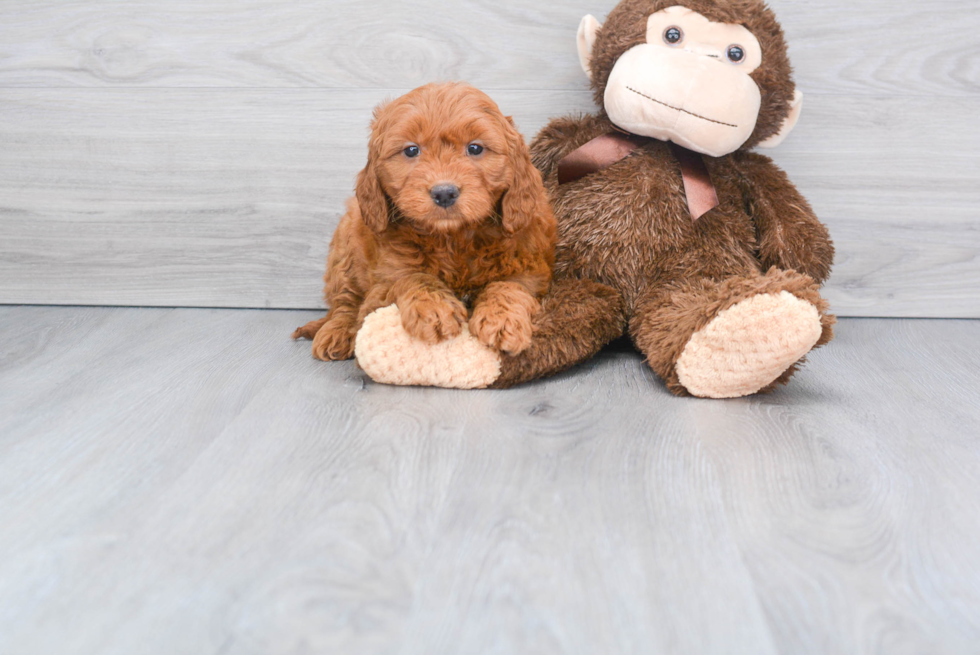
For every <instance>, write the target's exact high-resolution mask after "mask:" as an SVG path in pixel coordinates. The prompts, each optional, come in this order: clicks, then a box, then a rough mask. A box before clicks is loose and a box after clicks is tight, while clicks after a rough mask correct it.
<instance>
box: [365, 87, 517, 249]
mask: <svg viewBox="0 0 980 655" xmlns="http://www.w3.org/2000/svg"><path fill="white" fill-rule="evenodd" d="M373 127H374V129H373V131H372V137H371V145H370V149H371V151H372V153H373V154H374V156H375V163H374V167H375V174H376V175H377V179H378V181H379V183H380V185H381V189H382V190H383V191H384V193H386V194H387V195H388V197H389V198H391V200H392V202H393V203H394V204H395V206H396V207H398V209H399V210H400V211H401V213H402V214H403V215H404V216H405V217H406V218H407V219H408V220H410V221H412V222H413V223H414V224H416V226H418V227H419V228H421V229H424V230H426V231H430V232H448V231H452V230H457V229H460V228H462V227H465V226H467V225H473V224H476V223H480V222H481V221H484V220H486V219H487V217H489V216H490V215H491V214H492V213H493V211H494V209H495V208H496V206H497V204H498V202H499V201H500V199H501V196H502V195H503V194H504V193H505V192H506V191H507V189H508V187H509V186H510V184H511V182H512V180H513V179H514V176H515V170H514V167H513V166H512V165H511V162H512V160H513V158H514V157H515V156H520V155H521V154H523V155H524V158H525V159H526V158H527V155H526V148H524V152H523V153H520V152H518V153H515V152H514V151H515V149H519V148H520V147H523V140H522V139H521V138H520V135H519V134H517V132H516V130H515V129H514V128H513V127H512V125H511V124H510V122H509V121H508V119H507V118H506V117H504V116H503V115H502V114H501V113H500V110H499V109H498V108H497V105H496V104H495V103H494V102H493V101H492V100H491V99H490V98H489V97H487V96H486V95H484V94H483V93H481V92H480V91H477V90H476V89H473V88H472V87H468V86H465V85H455V84H451V85H428V86H425V87H422V88H420V89H416V90H415V91H413V92H411V93H409V94H408V95H405V96H403V97H401V98H399V99H397V100H395V101H393V102H391V103H389V104H387V105H384V106H382V107H381V108H379V109H378V111H377V114H376V120H375V123H374V126H373ZM515 136H516V138H517V139H518V140H520V147H515V145H514V143H513V142H514V140H515Z"/></svg>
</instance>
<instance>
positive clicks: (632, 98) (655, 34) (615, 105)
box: [604, 7, 762, 157]
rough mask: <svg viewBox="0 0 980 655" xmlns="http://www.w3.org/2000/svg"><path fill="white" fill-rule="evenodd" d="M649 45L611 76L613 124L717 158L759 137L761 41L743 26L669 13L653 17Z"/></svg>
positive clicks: (686, 12)
mask: <svg viewBox="0 0 980 655" xmlns="http://www.w3.org/2000/svg"><path fill="white" fill-rule="evenodd" d="M646 40H647V42H646V43H643V44H640V45H637V46H634V47H633V48H631V49H629V50H628V51H626V53H624V54H623V55H622V56H621V57H620V58H619V60H618V61H617V62H616V64H615V66H613V69H612V71H611V72H610V74H609V80H608V82H607V84H606V91H605V97H604V100H605V108H606V113H607V114H608V115H609V118H610V120H611V121H612V122H613V123H615V124H616V125H617V126H619V127H621V128H623V129H624V130H627V131H629V132H632V133H633V134H639V135H641V136H648V137H653V138H655V139H661V140H664V141H673V142H674V143H677V144H679V145H682V146H684V147H686V148H690V149H691V150H694V151H697V152H700V153H703V154H706V155H710V156H713V157H720V156H723V155H727V154H728V153H731V152H734V151H735V150H738V148H739V147H741V145H742V144H743V143H745V142H746V141H747V140H748V138H749V137H750V136H751V135H752V132H753V130H754V129H755V123H756V119H757V118H758V116H759V107H760V105H761V100H762V98H761V95H760V92H759V87H758V86H757V85H756V83H755V82H754V81H753V80H752V78H751V77H750V76H749V73H751V72H752V71H754V70H755V69H756V68H758V67H759V66H760V65H761V63H762V49H761V47H760V46H759V41H758V40H757V39H756V38H755V36H753V35H752V33H751V32H749V31H748V30H747V29H745V28H744V27H742V26H741V25H730V24H727V23H714V22H712V21H709V20H708V19H707V18H705V17H704V16H702V15H701V14H699V13H697V12H695V11H692V10H690V9H687V8H686V7H670V8H668V9H664V10H663V11H658V12H657V13H655V14H653V15H651V16H650V17H649V19H648V20H647V39H646Z"/></svg>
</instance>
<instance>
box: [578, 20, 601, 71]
mask: <svg viewBox="0 0 980 655" xmlns="http://www.w3.org/2000/svg"><path fill="white" fill-rule="evenodd" d="M600 27H602V24H601V23H599V21H598V20H597V19H596V17H595V16H593V15H592V14H588V15H587V16H586V17H585V18H583V19H582V22H581V23H579V25H578V60H579V63H581V64H582V70H584V71H585V74H586V75H588V76H589V79H590V80H591V79H592V68H591V66H590V63H591V62H592V47H593V46H594V45H595V36H596V33H597V32H598V31H599V28H600Z"/></svg>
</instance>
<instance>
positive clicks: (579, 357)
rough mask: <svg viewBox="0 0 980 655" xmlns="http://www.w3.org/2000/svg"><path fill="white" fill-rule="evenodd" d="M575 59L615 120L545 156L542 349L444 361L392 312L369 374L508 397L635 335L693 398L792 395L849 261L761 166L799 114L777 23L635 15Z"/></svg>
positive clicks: (566, 131)
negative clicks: (825, 286)
mask: <svg viewBox="0 0 980 655" xmlns="http://www.w3.org/2000/svg"><path fill="white" fill-rule="evenodd" d="M578 49H579V55H580V60H581V63H582V67H583V69H584V70H585V72H586V74H587V75H588V76H589V78H590V80H591V83H592V89H593V91H594V94H595V100H596V103H597V104H598V105H599V107H600V111H599V112H598V113H596V114H594V115H587V116H583V117H565V118H558V119H555V120H553V121H551V123H550V124H549V125H547V126H546V127H545V128H544V129H543V130H542V131H541V133H540V134H539V135H538V136H537V138H536V139H535V140H534V142H533V143H532V145H531V153H532V158H533V160H534V164H535V166H536V167H537V168H538V169H539V170H540V171H541V173H542V176H543V177H544V180H545V185H546V187H547V188H548V191H549V193H550V196H551V199H552V202H553V204H554V210H555V216H556V218H557V220H558V232H559V236H558V246H557V250H556V265H555V277H554V280H555V281H554V283H553V285H552V288H551V291H550V292H549V293H548V294H547V295H546V296H545V298H544V299H543V301H542V303H541V310H540V312H539V313H538V314H537V316H536V317H535V319H534V336H533V338H532V344H531V347H529V348H528V349H527V350H525V351H523V352H522V353H520V354H518V355H515V356H510V355H505V354H501V353H497V352H495V351H492V350H490V349H483V350H480V351H479V352H478V353H476V354H474V344H473V343H472V342H471V341H472V337H468V336H466V335H463V336H462V337H460V338H459V340H458V342H457V343H453V342H449V343H444V344H439V345H438V346H437V347H435V348H441V350H439V351H438V356H436V354H434V353H435V351H434V350H432V349H427V348H421V349H420V348H419V347H418V344H412V343H411V340H410V339H409V338H408V337H407V335H406V334H405V333H404V330H403V329H402V328H401V326H400V325H398V323H397V321H398V318H397V315H398V313H397V312H388V314H387V318H385V317H384V316H383V315H382V311H383V310H379V312H377V313H376V314H375V315H372V316H369V317H368V318H367V320H366V321H365V323H364V327H363V328H362V330H361V332H360V333H359V334H358V337H357V345H356V349H355V354H356V356H357V358H358V361H359V363H360V364H361V366H362V367H363V368H364V370H365V371H366V372H367V373H368V375H370V376H371V377H372V378H374V379H375V380H378V381H382V382H391V383H411V384H434V385H438V386H468V387H497V388H502V387H508V386H512V385H514V384H518V383H522V382H526V381H529V380H533V379H535V378H538V377H542V376H545V375H549V374H553V373H555V372H558V371H560V370H563V369H565V368H568V367H570V366H572V365H574V364H577V363H579V362H581V361H583V360H585V359H587V358H589V357H591V356H592V355H593V354H595V353H596V352H598V350H599V349H601V348H602V346H603V345H605V344H606V343H607V342H608V341H610V340H612V339H614V338H616V337H619V336H620V335H621V334H622V333H623V332H624V331H628V334H629V336H630V338H631V339H632V341H633V343H634V345H635V346H636V348H637V349H638V350H639V351H640V352H641V353H642V354H643V355H644V356H645V358H646V361H647V363H648V364H649V365H650V367H651V368H652V369H653V370H654V372H656V374H657V375H658V376H659V377H660V378H661V379H662V380H663V381H664V382H665V384H666V386H667V388H668V389H669V390H670V391H672V392H673V393H675V394H678V395H694V396H700V397H707V398H732V397H738V396H745V395H749V394H754V393H759V392H766V391H770V390H772V389H774V388H775V387H776V386H778V385H780V384H784V383H786V382H787V381H788V380H789V378H790V376H791V375H792V374H793V373H794V371H796V369H797V368H798V366H799V365H800V364H801V363H802V362H803V360H804V358H805V356H806V354H807V353H808V352H809V351H810V350H812V349H813V348H815V347H817V346H820V345H823V344H825V343H827V342H828V341H830V339H831V338H832V335H833V332H832V326H833V324H834V322H835V319H834V317H833V316H831V315H830V314H828V313H827V303H826V301H825V300H824V299H823V298H821V296H820V294H819V286H820V284H821V283H822V282H824V280H826V278H827V276H828V275H829V273H830V268H831V264H832V262H833V255H834V249H833V246H832V244H831V241H830V238H829V236H828V233H827V229H826V228H825V227H824V225H823V224H822V223H820V221H819V220H818V219H817V217H816V216H815V215H814V213H813V210H812V209H811V208H810V205H809V204H808V203H807V201H806V200H805V199H804V198H803V197H802V196H801V195H800V193H799V192H798V191H797V190H796V188H795V187H794V186H793V184H792V183H791V182H790V181H789V179H788V178H787V177H786V175H785V173H783V171H781V170H780V169H779V168H777V167H776V166H775V165H774V164H773V162H772V161H771V160H770V159H769V158H767V157H764V156H762V155H759V154H756V153H754V152H752V151H751V150H752V148H755V147H772V146H775V145H778V144H779V143H780V142H781V141H782V140H783V139H784V138H785V137H786V135H787V134H788V133H789V132H790V130H791V129H792V128H793V126H794V125H795V124H796V121H797V119H798V117H799V115H800V109H801V106H802V95H801V93H800V92H799V91H798V90H796V89H795V86H794V83H793V80H792V76H791V69H790V64H789V60H788V57H787V49H786V43H785V41H784V38H783V33H782V29H781V28H780V26H779V24H778V23H777V21H776V18H775V16H774V15H773V13H772V12H771V11H770V10H769V9H768V8H767V7H766V5H765V4H764V3H763V2H762V1H761V0H623V2H620V3H619V5H617V6H616V7H615V8H614V9H613V10H612V12H611V13H610V14H609V16H608V18H607V20H606V22H605V24H604V25H600V24H599V22H598V21H597V20H596V19H595V18H593V17H592V16H586V17H585V18H584V19H583V20H582V23H581V25H580V27H579V31H578ZM467 340H469V341H467ZM457 350H458V352H459V353H465V356H462V355H461V356H457V355H456V354H454V353H455V352H457ZM478 350H479V349H478ZM480 358H482V359H480ZM475 362H476V363H475ZM474 367H477V368H479V369H480V370H481V371H483V373H482V374H481V375H482V377H481V375H478V376H476V378H478V379H476V380H475V381H474V376H473V375H470V374H469V373H471V372H472V371H473V370H474ZM453 369H458V370H456V371H455V372H454V371H453ZM454 379H465V380H467V382H466V383H463V384H454V383H453V382H452V381H453V380H454ZM447 380H448V382H447Z"/></svg>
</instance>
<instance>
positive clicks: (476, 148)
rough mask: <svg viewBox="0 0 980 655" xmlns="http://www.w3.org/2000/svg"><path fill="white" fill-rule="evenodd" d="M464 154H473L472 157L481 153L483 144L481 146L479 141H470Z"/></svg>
mask: <svg viewBox="0 0 980 655" xmlns="http://www.w3.org/2000/svg"><path fill="white" fill-rule="evenodd" d="M466 154H468V155H473V156H474V157H476V156H477V155H480V154H483V146H481V145H480V144H479V143H471V144H470V145H468V146H466Z"/></svg>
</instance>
